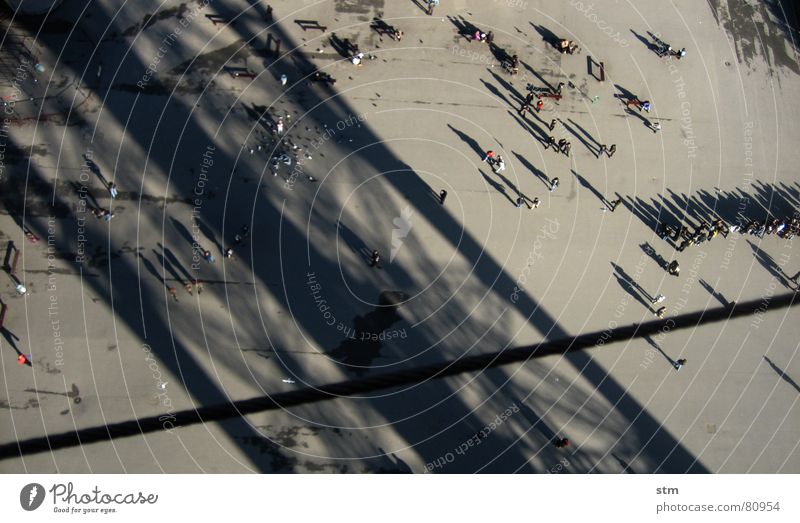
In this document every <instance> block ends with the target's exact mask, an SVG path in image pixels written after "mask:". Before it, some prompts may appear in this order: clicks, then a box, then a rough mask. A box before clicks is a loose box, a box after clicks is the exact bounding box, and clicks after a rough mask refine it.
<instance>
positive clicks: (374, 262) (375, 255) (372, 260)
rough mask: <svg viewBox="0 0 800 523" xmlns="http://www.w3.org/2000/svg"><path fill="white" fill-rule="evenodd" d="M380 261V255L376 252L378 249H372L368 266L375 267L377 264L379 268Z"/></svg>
mask: <svg viewBox="0 0 800 523" xmlns="http://www.w3.org/2000/svg"><path fill="white" fill-rule="evenodd" d="M380 262H381V255H380V253H379V252H378V249H375V250H373V251H372V255H371V256H370V259H369V266H370V267H376V266H377V267H378V268H379V269H380V268H381V265H380Z"/></svg>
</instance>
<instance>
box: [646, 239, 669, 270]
mask: <svg viewBox="0 0 800 523" xmlns="http://www.w3.org/2000/svg"><path fill="white" fill-rule="evenodd" d="M639 247H640V248H641V249H642V250H643V251H644V253H645V254H647V255H648V256H650V258H652V259H653V261H654V262H656V263H657V264H658V266H659V267H661V268H662V269H664V270H667V267H668V266H669V263H667V260H665V259H664V257H663V256H661V255H660V254H658V253H657V252H656V250H655V249H654V248H653V246H652V245H650V242H645V243H642V244H640V245H639Z"/></svg>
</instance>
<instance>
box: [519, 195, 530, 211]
mask: <svg viewBox="0 0 800 523" xmlns="http://www.w3.org/2000/svg"><path fill="white" fill-rule="evenodd" d="M522 204H525V207H527V208H528V210H530V209H533V207H531V206H530V204H529V203H528V200H526V199H525V198H523V197H522V196H519V197H518V198H517V207H522Z"/></svg>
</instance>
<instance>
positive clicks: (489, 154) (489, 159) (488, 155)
mask: <svg viewBox="0 0 800 523" xmlns="http://www.w3.org/2000/svg"><path fill="white" fill-rule="evenodd" d="M483 161H484V162H486V163H488V164H489V165H492V164H493V163H494V151H491V150H489V151H486V156H484V157H483Z"/></svg>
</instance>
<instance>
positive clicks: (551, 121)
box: [547, 118, 556, 132]
mask: <svg viewBox="0 0 800 523" xmlns="http://www.w3.org/2000/svg"><path fill="white" fill-rule="evenodd" d="M547 128H548V129H550V131H551V132H552V131H553V129H555V128H556V119H555V118H553V119H552V120H550V125H548V126H547Z"/></svg>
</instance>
